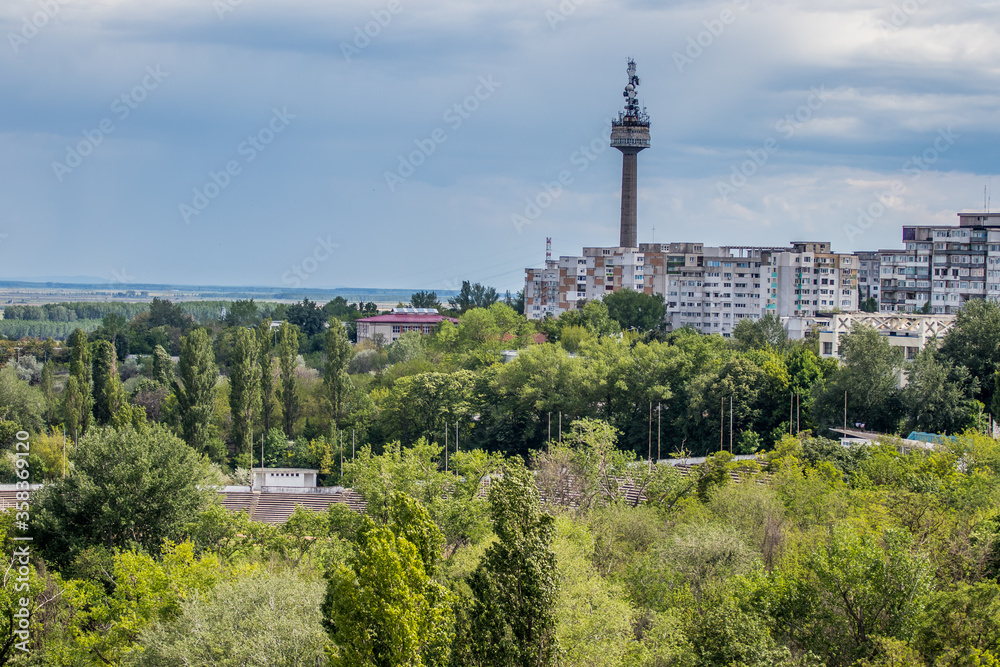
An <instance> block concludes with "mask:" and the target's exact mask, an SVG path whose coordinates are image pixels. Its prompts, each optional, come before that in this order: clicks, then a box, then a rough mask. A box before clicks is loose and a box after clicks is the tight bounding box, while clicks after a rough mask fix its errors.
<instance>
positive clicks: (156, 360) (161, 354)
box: [153, 345, 174, 387]
mask: <svg viewBox="0 0 1000 667" xmlns="http://www.w3.org/2000/svg"><path fill="white" fill-rule="evenodd" d="M153 380H155V381H156V382H158V383H160V384H162V385H166V386H168V387H169V386H170V384H171V383H172V382H173V381H174V362H173V361H171V359H170V355H169V354H168V353H167V351H166V350H165V349H163V346H162V345H157V346H156V347H155V348H153Z"/></svg>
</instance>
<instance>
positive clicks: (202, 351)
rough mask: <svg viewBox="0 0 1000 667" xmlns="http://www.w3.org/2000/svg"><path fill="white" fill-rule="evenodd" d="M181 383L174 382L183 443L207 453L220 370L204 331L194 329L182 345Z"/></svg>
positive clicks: (206, 332)
mask: <svg viewBox="0 0 1000 667" xmlns="http://www.w3.org/2000/svg"><path fill="white" fill-rule="evenodd" d="M178 366H179V371H180V381H179V382H178V381H176V380H175V381H174V392H175V393H176V394H177V405H178V407H179V408H180V416H181V431H182V433H183V434H184V440H185V442H187V443H188V444H189V445H191V447H193V448H194V449H195V450H196V451H198V452H206V451H207V449H208V445H209V441H210V439H211V437H212V412H213V407H214V404H215V384H216V382H217V381H218V379H219V370H218V368H217V367H216V365H215V354H214V353H213V351H212V340H211V338H210V337H209V334H208V331H206V330H205V329H195V330H194V331H192V332H191V333H189V334H188V335H187V336H185V337H184V338H183V340H182V341H181V358H180V363H179V365H178Z"/></svg>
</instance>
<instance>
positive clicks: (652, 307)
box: [604, 288, 667, 331]
mask: <svg viewBox="0 0 1000 667" xmlns="http://www.w3.org/2000/svg"><path fill="white" fill-rule="evenodd" d="M604 304H605V305H606V306H607V307H608V315H609V316H610V317H611V319H613V320H614V321H616V322H618V324H619V325H621V328H622V329H635V330H637V331H660V330H662V329H663V318H664V317H665V316H666V314H667V304H666V303H664V301H663V295H662V294H645V293H643V292H636V291H635V290H633V289H628V288H625V289H620V290H617V291H615V292H612V293H611V294H607V295H605V297H604Z"/></svg>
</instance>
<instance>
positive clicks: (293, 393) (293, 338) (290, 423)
mask: <svg viewBox="0 0 1000 667" xmlns="http://www.w3.org/2000/svg"><path fill="white" fill-rule="evenodd" d="M298 354H299V328H298V327H297V326H295V325H294V324H290V323H288V322H282V323H281V327H280V328H279V329H278V345H277V356H278V373H279V375H280V378H281V388H280V389H279V394H280V396H281V409H282V416H283V417H284V420H285V435H286V436H288V437H289V438H294V437H295V433H294V431H295V419H296V418H297V417H298V413H299V396H298V392H297V387H296V382H295V368H296V366H297V364H298V361H297V358H298Z"/></svg>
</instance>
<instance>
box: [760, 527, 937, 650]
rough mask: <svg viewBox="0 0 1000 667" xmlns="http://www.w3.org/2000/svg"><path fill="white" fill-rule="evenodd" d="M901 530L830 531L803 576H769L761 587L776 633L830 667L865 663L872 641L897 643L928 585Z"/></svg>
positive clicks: (925, 567)
mask: <svg viewBox="0 0 1000 667" xmlns="http://www.w3.org/2000/svg"><path fill="white" fill-rule="evenodd" d="M912 546H913V538H912V536H911V535H910V534H909V532H908V531H907V530H906V529H886V530H885V531H882V532H881V534H879V533H873V532H870V531H868V530H866V529H864V528H858V527H855V526H852V525H850V524H841V525H836V526H834V527H833V528H832V530H831V532H830V535H829V538H828V539H827V540H826V544H825V545H823V546H821V547H820V548H819V549H816V550H815V551H813V552H812V554H811V555H810V556H809V558H808V559H807V561H806V566H805V570H804V571H803V572H787V571H785V572H782V571H775V572H773V573H772V574H771V576H770V582H769V584H768V586H767V587H766V588H767V589H768V590H769V594H768V595H769V597H770V600H769V601H768V603H767V607H768V608H769V609H771V610H772V613H773V614H774V617H775V621H776V623H777V627H778V628H779V629H781V630H783V631H784V632H785V633H787V634H788V635H789V636H790V637H792V638H793V639H794V640H796V641H797V642H798V643H799V644H800V645H801V646H803V647H804V648H805V649H807V650H811V651H813V652H816V653H818V654H820V655H821V656H822V657H824V658H826V663H827V664H829V665H850V664H852V663H853V662H854V661H855V660H857V659H858V658H864V657H868V656H870V655H871V654H872V653H873V651H874V648H875V646H874V640H875V639H876V638H878V637H888V638H896V639H902V638H903V637H904V636H905V633H906V631H907V628H908V627H909V626H910V624H911V623H912V621H913V620H914V617H915V615H916V614H917V612H918V611H919V610H920V608H921V607H922V597H923V596H924V595H925V594H926V593H927V592H928V590H929V588H930V582H931V567H930V564H929V563H928V561H927V558H926V557H924V556H923V555H921V554H917V553H913V551H912Z"/></svg>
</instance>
